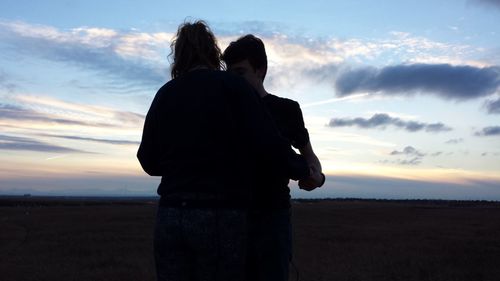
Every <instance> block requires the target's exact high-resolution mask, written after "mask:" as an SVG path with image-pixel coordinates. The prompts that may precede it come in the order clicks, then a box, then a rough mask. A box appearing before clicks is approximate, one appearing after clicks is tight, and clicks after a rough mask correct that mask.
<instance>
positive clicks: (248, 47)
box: [222, 34, 267, 79]
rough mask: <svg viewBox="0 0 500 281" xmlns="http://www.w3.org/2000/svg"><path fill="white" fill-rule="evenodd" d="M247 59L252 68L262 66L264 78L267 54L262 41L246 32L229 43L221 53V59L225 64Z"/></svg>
mask: <svg viewBox="0 0 500 281" xmlns="http://www.w3.org/2000/svg"><path fill="white" fill-rule="evenodd" d="M246 59H247V60H248V62H249V63H250V65H251V66H252V67H253V68H254V69H257V68H264V77H262V79H264V78H265V77H266V73H267V55H266V48H265V47H264V43H263V42H262V40H260V39H259V38H257V37H255V36H254V35H252V34H247V35H245V36H242V37H240V38H238V40H236V41H233V42H231V43H230V44H229V47H227V49H226V50H225V51H224V53H223V54H222V60H223V61H224V62H225V63H226V65H231V64H234V63H238V62H240V61H244V60H246Z"/></svg>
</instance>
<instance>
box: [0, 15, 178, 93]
mask: <svg viewBox="0 0 500 281" xmlns="http://www.w3.org/2000/svg"><path fill="white" fill-rule="evenodd" d="M170 38H171V34H167V33H153V34H149V33H140V32H135V31H129V32H118V31H116V30H111V29H104V28H88V27H80V28H74V29H70V30H59V29H57V28H54V27H51V26H44V25H33V24H28V23H24V22H5V21H3V22H2V21H0V39H1V40H2V43H3V44H4V45H8V46H10V47H12V48H14V49H15V51H16V52H17V53H22V54H24V55H29V56H36V57H40V58H45V59H48V60H53V61H59V62H63V63H67V64H70V65H77V66H80V67H83V68H87V69H91V70H94V71H97V72H99V73H102V74H105V75H107V76H108V77H109V78H110V79H118V80H120V81H121V82H122V83H127V84H128V85H132V84H139V85H143V86H148V87H151V85H155V87H156V86H159V85H161V84H162V83H163V82H165V81H167V80H168V75H167V71H166V69H167V67H166V54H165V49H166V47H167V46H168V41H169V39H170ZM160 50H161V51H160ZM162 54H165V55H164V56H161V55H162ZM161 62H164V63H163V64H162V63H161Z"/></svg>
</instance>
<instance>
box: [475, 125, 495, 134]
mask: <svg viewBox="0 0 500 281" xmlns="http://www.w3.org/2000/svg"><path fill="white" fill-rule="evenodd" d="M475 135H476V136H500V126H491V127H485V128H483V129H482V130H481V131H478V132H476V133H475Z"/></svg>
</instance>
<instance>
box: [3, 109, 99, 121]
mask: <svg viewBox="0 0 500 281" xmlns="http://www.w3.org/2000/svg"><path fill="white" fill-rule="evenodd" d="M6 119H7V120H15V121H38V122H45V123H58V124H65V125H89V124H88V123H86V122H81V121H75V120H71V119H65V118H56V117H50V116H48V115H46V114H43V113H39V112H36V111H34V110H31V109H27V108H22V107H20V106H17V105H9V104H0V120H6ZM95 125H98V126H102V125H103V124H95Z"/></svg>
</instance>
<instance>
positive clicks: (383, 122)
mask: <svg viewBox="0 0 500 281" xmlns="http://www.w3.org/2000/svg"><path fill="white" fill-rule="evenodd" d="M328 126H330V127H350V126H357V127H360V128H364V129H369V128H381V129H385V128H386V127H387V126H394V127H396V128H400V129H404V130H406V131H408V132H417V131H422V130H424V131H426V132H431V133H437V132H446V131H450V130H452V128H450V127H448V126H446V125H444V124H443V123H422V122H416V121H405V120H402V119H400V118H397V117H391V116H390V115H389V114H386V113H378V114H374V115H373V116H372V117H370V118H368V119H367V118H362V117H357V118H333V119H331V120H330V123H329V124H328Z"/></svg>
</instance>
